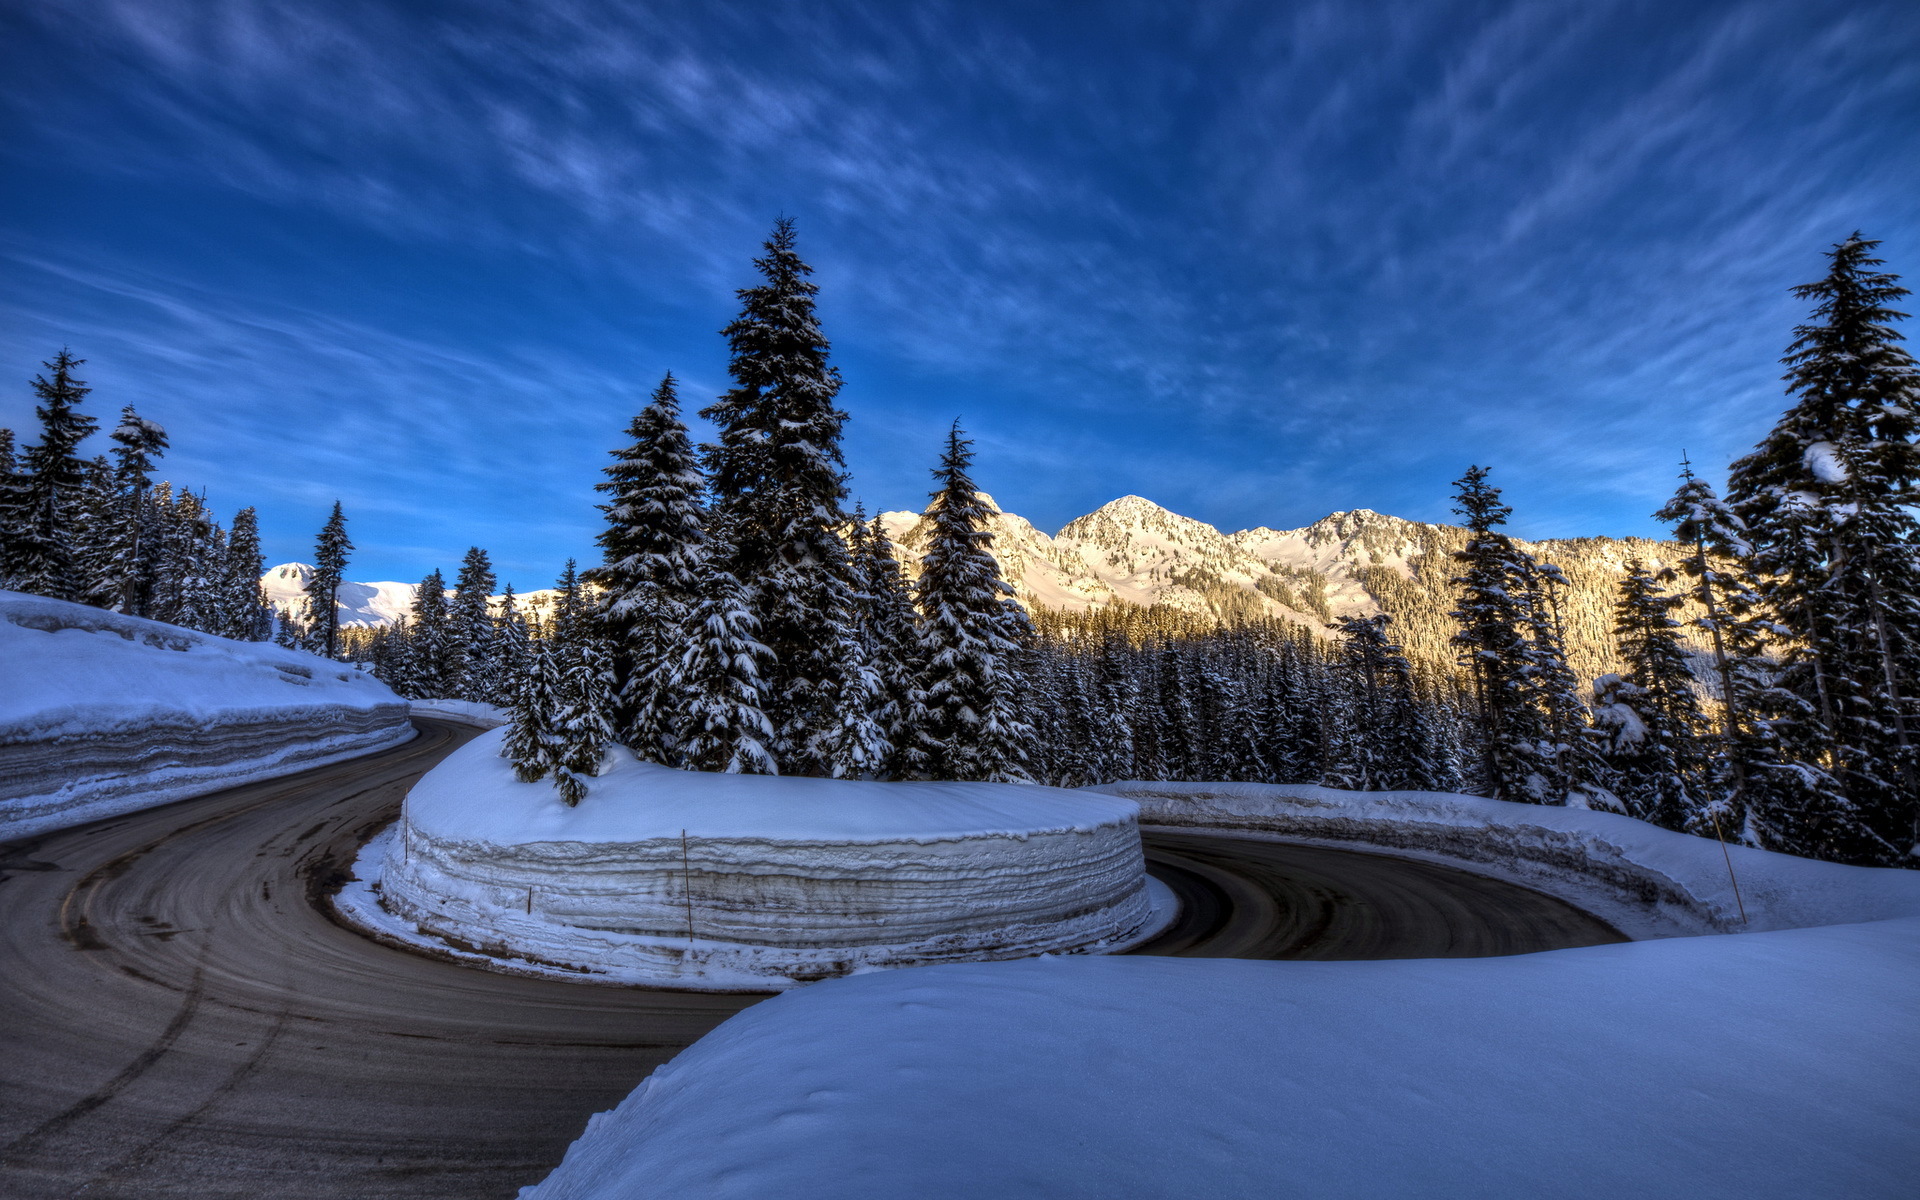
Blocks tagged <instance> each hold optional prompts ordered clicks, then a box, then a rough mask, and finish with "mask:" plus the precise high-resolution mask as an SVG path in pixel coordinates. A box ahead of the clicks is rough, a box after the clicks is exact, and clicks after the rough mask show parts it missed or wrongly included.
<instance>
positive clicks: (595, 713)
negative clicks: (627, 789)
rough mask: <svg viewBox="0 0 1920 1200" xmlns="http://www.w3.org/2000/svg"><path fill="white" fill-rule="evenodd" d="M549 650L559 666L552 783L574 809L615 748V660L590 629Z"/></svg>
mask: <svg viewBox="0 0 1920 1200" xmlns="http://www.w3.org/2000/svg"><path fill="white" fill-rule="evenodd" d="M552 649H553V652H554V654H555V656H556V657H557V659H558V665H559V697H558V698H559V708H558V711H557V712H556V714H555V716H554V721H553V737H554V747H555V748H554V755H553V784H554V787H555V788H556V789H558V790H559V792H560V800H561V802H562V803H563V804H565V805H566V806H567V807H568V808H573V807H575V806H577V805H578V804H579V803H580V801H582V800H584V799H585V798H586V795H587V782H586V781H587V780H588V779H591V778H593V777H594V776H596V775H598V774H599V773H600V764H601V760H602V758H603V757H604V756H605V755H606V752H607V747H608V746H610V745H612V744H613V700H614V692H613V658H612V655H611V654H610V653H609V652H608V650H607V643H606V639H605V638H603V637H601V636H600V635H599V634H598V633H595V632H593V631H591V630H588V629H582V630H581V631H580V632H579V634H578V635H577V637H576V638H575V639H573V640H572V641H570V642H558V643H555V644H553V647H552Z"/></svg>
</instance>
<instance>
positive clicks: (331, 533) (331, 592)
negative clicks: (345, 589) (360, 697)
mask: <svg viewBox="0 0 1920 1200" xmlns="http://www.w3.org/2000/svg"><path fill="white" fill-rule="evenodd" d="M352 549H353V543H352V542H351V541H349V540H348V539H347V518H346V515H345V514H344V513H342V512H341V511H340V502H339V501H338V500H335V501H334V502H333V513H332V514H331V515H330V516H328V517H327V523H326V524H325V525H323V526H321V528H320V536H319V537H318V538H316V539H314V544H313V574H312V575H311V576H309V577H308V578H307V587H306V592H307V626H308V633H307V636H308V637H309V638H311V639H312V640H313V649H314V651H315V653H318V654H320V655H323V656H324V657H327V658H336V657H338V656H339V645H340V585H341V583H343V582H345V580H346V570H347V554H348V552H349V551H351V550H352Z"/></svg>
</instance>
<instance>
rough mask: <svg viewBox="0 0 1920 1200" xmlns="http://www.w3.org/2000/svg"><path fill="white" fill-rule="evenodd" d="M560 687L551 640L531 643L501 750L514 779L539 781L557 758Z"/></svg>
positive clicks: (556, 764) (556, 763)
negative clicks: (511, 768)
mask: <svg viewBox="0 0 1920 1200" xmlns="http://www.w3.org/2000/svg"><path fill="white" fill-rule="evenodd" d="M560 693H561V686H560V680H559V678H558V670H557V664H556V663H555V660H554V654H553V646H552V643H550V642H548V641H545V640H542V641H538V642H535V643H533V646H532V648H531V650H530V652H529V655H528V660H527V670H526V672H525V673H524V674H522V675H521V676H520V678H519V680H518V681H517V686H516V687H515V689H514V693H513V705H512V707H511V709H510V710H509V712H508V728H507V737H506V741H505V743H504V744H503V745H502V747H501V750H500V753H501V755H502V757H504V758H507V759H509V760H510V761H511V762H512V763H513V774H514V778H516V779H518V780H519V781H520V782H521V783H538V782H539V781H540V780H542V779H545V778H546V777H547V776H548V775H549V774H551V773H552V771H553V769H554V768H555V767H556V766H558V765H559V761H560V730H559V726H558V716H559V710H560V705H561V699H560Z"/></svg>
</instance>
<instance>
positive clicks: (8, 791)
mask: <svg viewBox="0 0 1920 1200" xmlns="http://www.w3.org/2000/svg"><path fill="white" fill-rule="evenodd" d="M412 736H413V726H412V724H411V723H410V722H409V721H408V719H407V709H406V703H405V701H403V700H401V699H400V698H399V697H397V696H395V695H394V694H393V693H392V692H391V691H389V690H388V689H387V687H386V685H384V684H382V683H381V682H380V681H379V680H377V679H375V678H373V677H372V676H371V675H368V674H365V673H364V672H360V671H357V670H354V669H353V668H352V667H349V666H346V665H344V664H341V663H337V662H331V661H328V660H326V659H323V658H319V657H316V656H314V655H311V654H305V653H302V652H299V651H294V650H286V649H283V648H281V647H278V646H274V645H271V644H268V643H263V642H236V641H230V640H228V639H226V638H221V637H215V636H213V635H211V634H205V633H198V632H195V631H193V630H190V629H182V628H180V627H178V626H174V625H167V624H164V623H162V622H159V621H148V620H143V619H141V618H138V617H126V616H120V615H118V614H116V613H110V612H106V611H104V610H102V609H97V608H91V607H88V606H86V605H82V604H69V603H67V602H65V601H62V600H48V599H45V598H43V597H39V596H30V595H26V594H23V593H19V592H5V591H0V837H4V838H15V837H24V836H27V835H29V834H33V833H38V832H43V831H46V830H49V829H59V828H65V827H68V826H71V825H78V824H82V823H85V822H87V821H92V820H97V819H99V818H102V817H107V816H114V815H118V814H120V813H124V812H132V811H134V810H137V809H142V808H150V807H153V806H154V805H158V804H166V803H169V802H171V801H174V800H179V799H183V798H185V797H187V796H194V795H200V794H202V793H205V792H209V791H216V790H219V789H221V788H226V787H232V786H235V785H237V784H240V783H247V782H252V781H254V780H257V779H264V778H268V777H271V776H273V775H276V774H281V773H284V772H286V771H290V770H297V769H302V768H305V767H309V766H318V765H321V764H323V763H327V762H334V761H338V760H340V759H344V758H350V757H353V756H355V755H358V754H365V753H368V752H371V751H373V750H379V749H385V748H387V747H389V746H393V745H397V744H399V743H400V742H403V741H406V740H407V739H408V738H410V737H412Z"/></svg>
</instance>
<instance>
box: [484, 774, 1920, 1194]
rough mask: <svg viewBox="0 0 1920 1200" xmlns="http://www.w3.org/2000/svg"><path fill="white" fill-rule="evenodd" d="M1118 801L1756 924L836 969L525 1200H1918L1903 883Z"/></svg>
mask: <svg viewBox="0 0 1920 1200" xmlns="http://www.w3.org/2000/svg"><path fill="white" fill-rule="evenodd" d="M1111 790H1113V791H1116V792H1118V793H1120V794H1122V795H1126V796H1129V797H1131V798H1135V799H1139V800H1140V801H1141V802H1142V803H1143V804H1144V805H1145V806H1146V808H1145V811H1144V812H1143V817H1142V819H1143V821H1148V822H1159V823H1163V824H1178V825H1186V826H1192V825H1200V824H1213V823H1216V822H1217V823H1219V824H1223V825H1227V826H1229V827H1236V826H1237V827H1238V828H1240V829H1241V830H1243V831H1245V832H1247V833H1249V834H1250V835H1258V834H1260V833H1261V832H1262V831H1264V832H1265V833H1266V834H1267V835H1268V836H1272V835H1273V834H1274V833H1275V832H1276V831H1284V832H1306V833H1308V834H1310V835H1312V836H1316V837H1320V838H1326V839H1329V840H1342V841H1346V842H1349V843H1350V842H1354V841H1361V840H1366V839H1365V838H1363V837H1361V836H1360V834H1361V832H1362V827H1363V826H1366V825H1372V826H1373V827H1374V828H1373V832H1374V833H1375V834H1376V835H1377V836H1378V837H1379V838H1380V839H1381V840H1382V841H1384V842H1386V843H1388V844H1391V845H1395V846H1398V847H1399V848H1400V849H1401V851H1402V852H1406V853H1413V854H1417V855H1419V856H1421V857H1446V858H1452V859H1453V860H1454V861H1465V862H1476V863H1479V864H1481V865H1482V866H1483V867H1487V866H1491V865H1492V864H1493V861H1494V860H1500V861H1501V862H1502V863H1503V864H1504V865H1502V866H1501V868H1500V870H1499V872H1498V873H1503V874H1512V875H1515V876H1518V877H1520V878H1522V879H1523V880H1530V881H1533V882H1535V883H1536V885H1538V884H1539V883H1541V882H1552V883H1555V890H1559V891H1562V892H1563V894H1564V893H1565V892H1567V891H1569V890H1570V891H1572V892H1573V893H1575V894H1583V895H1586V896H1589V897H1598V898H1601V899H1608V898H1611V899H1610V900H1609V903H1617V904H1619V905H1626V904H1629V903H1639V904H1641V906H1642V907H1643V908H1645V909H1647V910H1649V911H1650V913H1651V915H1650V916H1649V918H1648V920H1647V922H1646V927H1647V928H1648V929H1649V931H1651V932H1656V933H1662V932H1663V933H1668V934H1673V933H1679V932H1684V931H1686V930H1687V929H1689V928H1690V929H1693V930H1705V929H1725V928H1738V929H1750V930H1755V931H1764V932H1742V933H1736V934H1721V935H1709V936H1693V937H1672V936H1670V937H1664V938H1659V939H1658V940H1651V941H1639V942H1631V943H1625V944H1616V945H1606V946H1593V947H1587V948H1583V949H1577V950H1561V951H1553V952H1550V953H1545V954H1532V955H1522V956H1516V957H1511V958H1477V959H1434V960H1396V961H1384V962H1240V961H1232V960H1202V959H1184V960H1183V959H1157V958H1044V959H1039V960H1029V961H1025V962H1007V963H981V964H955V965H941V966H933V967H927V968H924V969H920V970H912V971H900V972H889V973H885V974H876V975H867V976H861V977H858V978H853V979H840V980H830V981H827V982H825V983H822V984H819V985H816V986H814V987H810V988H806V989H804V990H801V991H797V992H792V993H789V994H787V995H784V996H780V997H778V998H776V999H773V1000H770V1001H767V1002H766V1003H764V1004H761V1005H758V1006H756V1007H754V1008H752V1009H749V1010H747V1011H746V1012H744V1013H742V1014H741V1015H739V1016H737V1017H735V1018H733V1019H732V1020H729V1021H728V1022H727V1023H726V1024H724V1025H722V1026H721V1027H720V1028H719V1029H717V1030H716V1031H714V1032H713V1033H712V1034H709V1035H708V1036H707V1037H705V1038H703V1039H702V1040H701V1041H700V1042H698V1043H697V1044H696V1045H694V1046H693V1047H692V1048H690V1049H689V1050H687V1051H686V1052H685V1053H683V1054H682V1055H680V1056H679V1057H678V1058H676V1059H675V1060H674V1061H673V1062H671V1063H669V1064H668V1065H667V1066H665V1067H663V1068H661V1069H660V1070H659V1071H656V1072H655V1073H654V1075H653V1076H652V1077H651V1078H649V1079H648V1080H647V1081H646V1082H644V1083H643V1084H642V1085H641V1086H640V1088H639V1089H638V1090H637V1091H635V1092H634V1093H633V1095H632V1096H630V1097H629V1098H628V1099H627V1100H626V1101H625V1102H623V1103H622V1104H621V1105H620V1106H619V1107H618V1108H617V1109H615V1110H614V1111H612V1112H611V1113H603V1114H601V1115H600V1116H597V1117H595V1118H594V1119H593V1121H592V1122H591V1123H590V1124H589V1126H588V1128H587V1132H586V1133H585V1134H584V1136H582V1137H581V1138H580V1140H579V1141H577V1142H575V1143H574V1146H573V1147H572V1149H571V1150H570V1151H569V1153H568V1155H567V1158H566V1161H565V1162H564V1163H563V1164H562V1165H561V1166H560V1167H559V1168H558V1169H557V1170H556V1171H555V1172H554V1173H553V1174H552V1175H551V1176H550V1177H549V1178H548V1179H547V1180H546V1181H544V1182H543V1183H541V1184H540V1185H538V1186H536V1187H533V1188H529V1189H526V1190H525V1191H523V1192H522V1197H523V1200H588V1198H591V1200H626V1198H629V1197H654V1196H692V1195H698V1196H709V1197H716V1198H732V1197H740V1198H744V1197H756V1198H758V1197H776V1196H777V1197H782V1198H794V1200H807V1198H810V1197H822V1198H824V1197H843V1196H914V1197H927V1198H944V1197H981V1196H992V1197H1049V1198H1053V1197H1068V1198H1078V1197H1085V1198H1088V1200H1092V1198H1095V1197H1099V1198H1102V1200H1108V1198H1112V1197H1160V1196H1189V1195H1198V1196H1209V1197H1216V1198H1226V1197H1234V1198H1238V1197H1247V1198H1253V1197H1261V1198H1265V1197H1275V1196H1303V1197H1305V1196H1311V1197H1315V1198H1316V1200H1340V1198H1345V1197H1355V1198H1358V1197H1368V1198H1377V1197H1436V1196H1441V1197H1455V1196H1458V1197H1482V1196H1487V1197H1529V1198H1533V1197H1567V1198H1572V1197H1583V1198H1584V1197H1592V1198H1595V1200H1600V1198H1606V1200H1614V1198H1617V1197H1627V1196H1631V1197H1636V1198H1642V1197H1654V1198H1666V1197H1671V1198H1674V1200H1680V1198H1687V1200H1719V1198H1725V1200H1790V1198H1791V1200H1823V1198H1828V1197H1831V1198H1833V1200H1840V1198H1842V1197H1846V1198H1850V1200H1867V1198H1883V1197H1884V1198H1888V1200H1891V1198H1894V1197H1903V1198H1904V1197H1906V1196H1910V1195H1912V1189H1913V1179H1914V1172H1915V1168H1916V1166H1920V1087H1917V1086H1916V1085H1915V1082H1914V1081H1915V1079H1917V1078H1920V1034H1916V1032H1915V1028H1914V1024H1913V1020H1912V1013H1913V1011H1914V1008H1915V1005H1916V1003H1920V872H1911V871H1885V870H1870V869H1864V868H1853V867H1841V866H1834V865H1831V864H1825V863H1815V862H1809V861H1806V860H1803V859H1795V858H1790V857H1788V856H1785V855H1777V854H1769V853H1766V852H1764V851H1758V850H1742V849H1737V848H1736V849H1735V850H1733V852H1732V854H1731V857H1732V860H1733V865H1734V870H1735V872H1736V873H1737V874H1738V877H1739V879H1740V883H1741V892H1742V900H1743V901H1744V903H1745V906H1746V909H1747V914H1748V917H1749V918H1750V920H1749V921H1747V922H1745V923H1742V922H1741V921H1740V920H1739V916H1738V910H1739V904H1738V903H1736V902H1735V901H1734V899H1733V895H1732V887H1731V885H1730V884H1729V883H1727V882H1726V874H1727V869H1726V861H1725V859H1723V858H1722V856H1721V850H1720V847H1719V845H1718V844H1717V843H1715V842H1712V841H1702V840H1701V839H1698V838H1688V837H1685V836H1684V835H1681V834H1675V833H1669V832H1667V831H1664V830H1660V829H1655V828H1653V827H1652V826H1647V825H1643V824H1641V823H1640V822H1636V821H1632V820H1629V819H1627V818H1623V817H1615V816H1612V815H1610V814H1604V813H1591V812H1584V811H1578V810H1565V809H1540V808H1535V807H1533V806H1529V805H1504V804H1499V803H1497V802H1493V801H1484V800H1477V799H1475V798H1472V797H1459V796H1439V795H1435V794H1432V793H1402V794H1387V795H1378V796H1370V795H1366V794H1357V793H1340V792H1334V791H1332V790H1331V789H1319V788H1280V789H1274V788H1266V787H1260V786H1257V785H1239V784H1216V785H1201V784H1194V785H1185V784H1178V785H1176V784H1125V785H1116V786H1115V787H1114V788H1112V789H1111ZM1481 845H1484V846H1486V847H1490V849H1485V850H1482V849H1480V848H1479V847H1480V846H1481ZM1582 864H1587V866H1586V867H1583V866H1582ZM1583 870H1585V871H1589V872H1590V873H1589V874H1588V877H1587V879H1586V880H1585V881H1582V879H1581V878H1580V876H1581V875H1582V872H1583ZM1716 870H1717V875H1716ZM1644 889H1650V890H1644ZM1635 895H1641V896H1643V897H1644V899H1643V900H1641V901H1633V900H1631V897H1633V896H1635Z"/></svg>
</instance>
